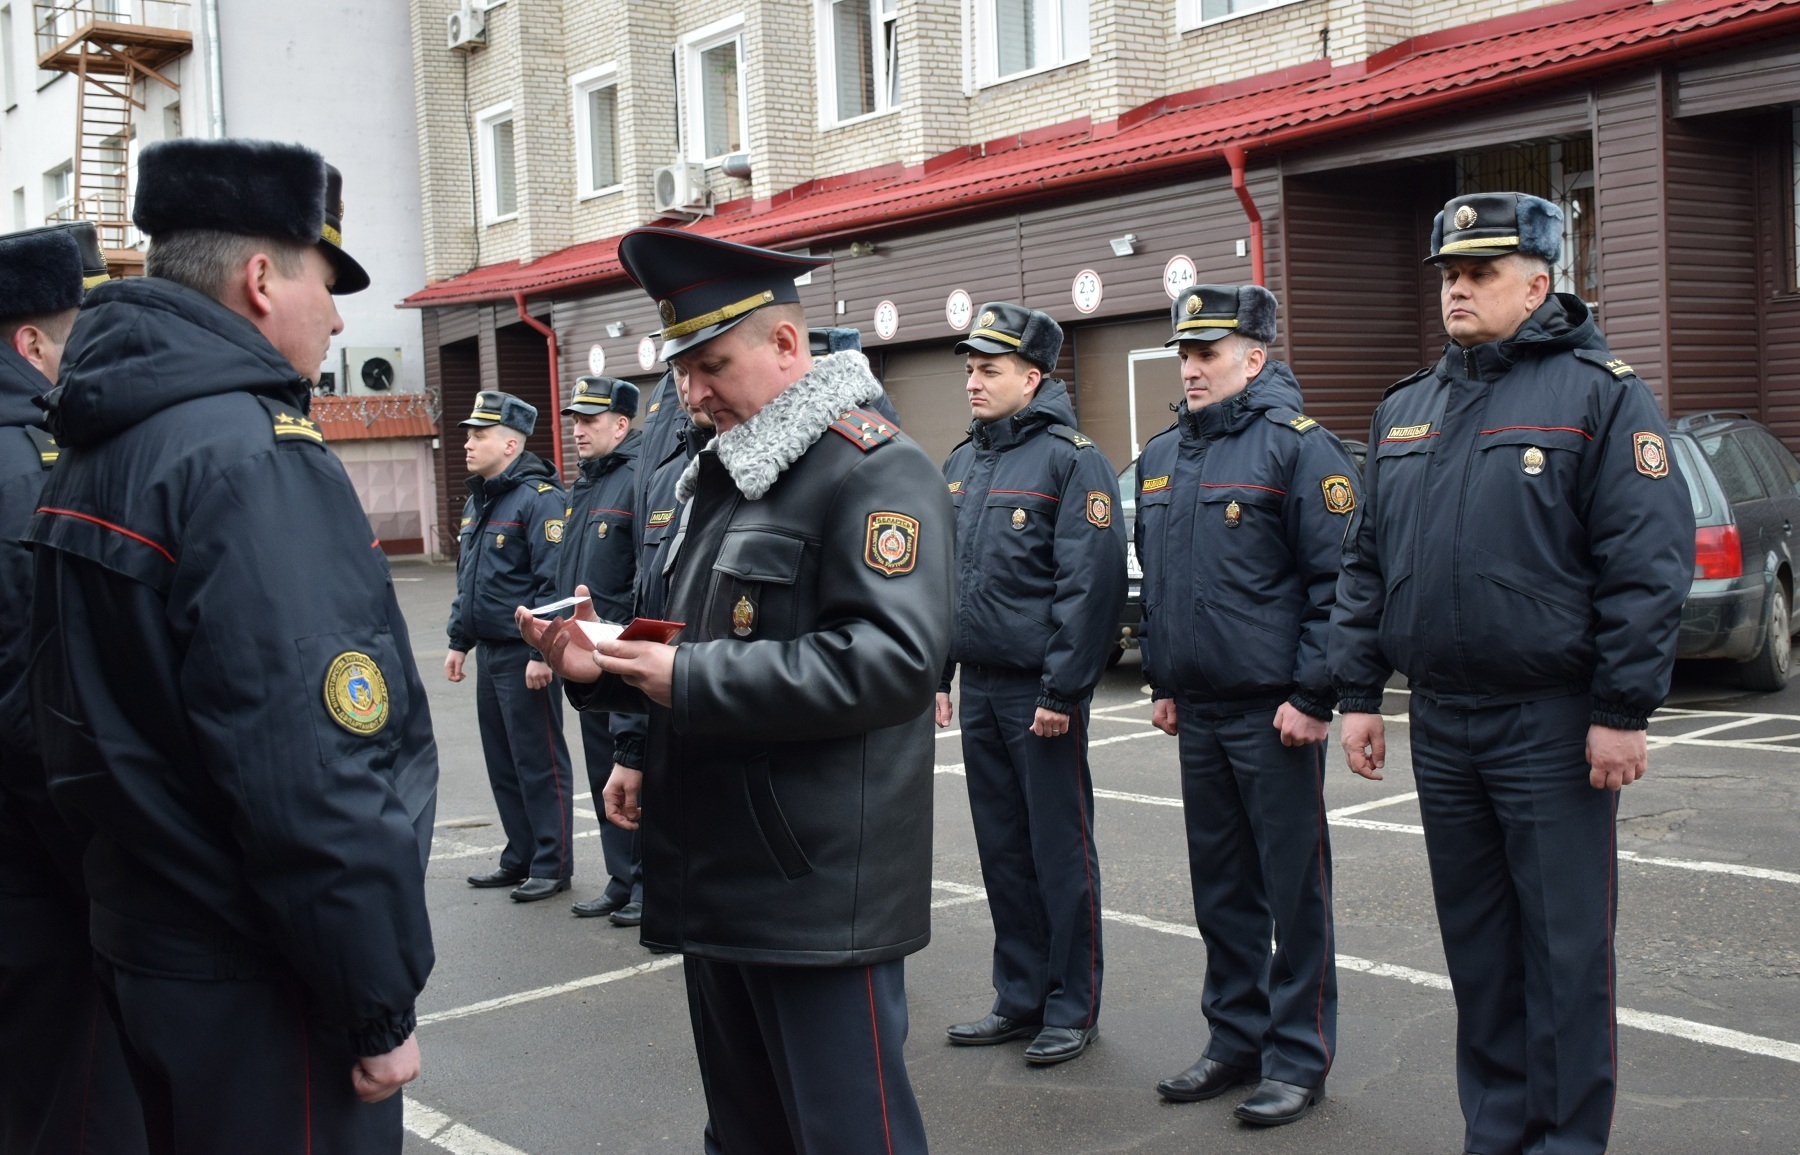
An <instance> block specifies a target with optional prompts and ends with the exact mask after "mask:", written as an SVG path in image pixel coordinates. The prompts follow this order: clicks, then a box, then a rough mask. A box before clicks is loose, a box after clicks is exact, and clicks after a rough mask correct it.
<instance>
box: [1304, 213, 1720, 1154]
mask: <svg viewBox="0 0 1800 1155" xmlns="http://www.w3.org/2000/svg"><path fill="white" fill-rule="evenodd" d="M1561 247H1562V212H1561V210H1560V209H1558V208H1557V207H1556V206H1555V205H1553V204H1551V203H1549V202H1548V201H1544V200H1540V199H1539V198H1537V197H1534V196H1527V195H1525V194H1522V193H1476V194H1471V195H1467V196H1459V197H1456V198H1454V199H1452V200H1451V201H1450V202H1449V203H1448V204H1446V205H1445V206H1444V209H1443V211H1442V212H1440V213H1439V214H1438V216H1437V220H1436V221H1435V223H1434V224H1433V226H1432V230H1431V255H1430V256H1429V257H1427V258H1426V259H1427V260H1428V261H1430V262H1431V263H1433V264H1435V265H1437V266H1438V270H1439V272H1440V273H1441V274H1442V288H1441V292H1440V295H1439V300H1440V302H1441V304H1442V306H1443V318H1444V328H1445V330H1446V331H1447V332H1448V333H1449V335H1450V342H1449V344H1447V345H1446V346H1445V347H1444V355H1443V357H1442V358H1441V359H1439V361H1438V362H1437V364H1436V365H1434V366H1432V367H1430V368H1427V369H1421V370H1420V371H1419V372H1417V373H1415V374H1413V375H1412V376H1411V377H1408V378H1407V379H1406V380H1404V381H1402V382H1400V383H1399V384H1398V385H1396V386H1394V387H1393V388H1392V389H1389V390H1388V393H1387V397H1386V398H1385V399H1384V400H1383V401H1382V403H1381V405H1380V407H1379V408H1377V409H1376V411H1375V421H1374V425H1373V427H1372V429H1371V432H1370V434H1369V442H1370V445H1371V447H1372V448H1371V453H1370V458H1369V462H1368V468H1367V472H1366V475H1365V484H1364V492H1363V501H1362V505H1361V507H1360V508H1359V509H1358V510H1357V512H1356V515H1355V525H1354V527H1353V528H1352V530H1351V536H1350V539H1349V542H1348V544H1347V548H1346V552H1345V560H1344V572H1343V575H1342V577H1341V578H1340V579H1339V584H1338V599H1337V608H1336V610H1335V613H1334V615H1333V621H1332V638H1331V647H1330V661H1331V671H1332V677H1333V679H1334V681H1335V682H1336V684H1337V688H1338V693H1339V696H1340V703H1339V704H1340V706H1341V708H1342V710H1343V713H1344V731H1343V742H1344V752H1345V754H1346V755H1347V756H1348V757H1349V761H1350V768H1351V769H1352V770H1354V771H1355V772H1356V773H1358V774H1361V775H1363V776H1364V777H1366V778H1380V777H1381V774H1380V770H1381V767H1382V764H1383V762H1384V760H1385V749H1384V742H1383V735H1382V722H1381V715H1380V713H1379V712H1378V711H1379V709H1380V706H1381V695H1382V687H1383V686H1384V685H1385V684H1386V682H1387V680H1388V677H1389V675H1390V674H1391V673H1392V672H1393V671H1394V670H1399V671H1400V672H1402V673H1404V674H1405V675H1406V677H1407V679H1408V682H1409V684H1410V686H1411V688H1412V694H1411V696H1410V702H1411V721H1412V724H1411V727H1410V732H1411V737H1412V756H1413V776H1414V779H1415V780H1416V781H1417V783H1418V788H1419V809H1420V811H1421V813H1422V814H1423V817H1424V822H1425V849H1426V853H1427V855H1428V856H1429V858H1430V862H1431V882H1432V889H1433V891H1434V892H1435V894H1436V896H1437V912H1438V923H1439V927H1440V929H1441V931H1442V933H1443V940H1444V954H1445V958H1446V961H1447V962H1448V963H1449V967H1450V982H1451V985H1452V987H1453V989H1454V991H1455V993H1456V1006H1457V1030H1456V1073H1457V1087H1458V1090H1459V1092H1460V1093H1461V1097H1462V1109H1463V1118H1464V1120H1465V1121H1466V1123H1467V1131H1466V1135H1465V1139H1464V1143H1463V1145H1464V1147H1465V1148H1466V1149H1467V1150H1470V1151H1519V1150H1521V1149H1524V1150H1530V1151H1556V1152H1570V1153H1575V1152H1598V1151H1603V1150H1605V1149H1606V1145H1607V1137H1608V1134H1609V1132H1610V1130H1611V1126H1612V1111H1613V1101H1614V1097H1615V1094H1616V1083H1617V1073H1618V1070H1617V1058H1616V1055H1617V1049H1616V1044H1617V1037H1616V1036H1617V1020H1616V1016H1615V1013H1614V1001H1613V991H1614V988H1615V984H1614V981H1613V977H1614V976H1613V949H1612V934H1613V924H1614V921H1615V918H1616V914H1617V898H1616V895H1617V893H1618V891H1617V874H1618V867H1617V862H1616V856H1615V854H1614V850H1615V843H1614V825H1613V824H1614V820H1615V818H1616V817H1617V813H1618V800H1619V795H1618V791H1619V789H1620V788H1621V787H1623V786H1625V785H1628V784H1629V783H1631V782H1633V781H1634V780H1636V779H1637V778H1638V777H1640V776H1642V774H1643V773H1644V770H1645V767H1646V764H1647V755H1646V751H1645V729H1646V726H1647V722H1646V719H1647V718H1648V717H1649V714H1650V711H1652V710H1654V709H1656V707H1657V706H1658V705H1660V704H1661V702H1662V700H1663V695H1664V694H1665V693H1666V692H1667V691H1668V688H1669V672H1670V669H1671V667H1672V666H1673V664H1674V659H1675V635H1676V631H1677V628H1678V626H1679V623H1680V619H1681V604H1682V600H1683V599H1684V598H1685V597H1686V595H1687V589H1688V582H1689V579H1690V577H1691V576H1692V573H1693V565H1694V517H1693V513H1692V512H1691V510H1690V509H1689V507H1688V491H1687V487H1686V486H1685V485H1683V484H1682V481H1681V478H1680V477H1679V476H1678V475H1677V473H1676V469H1675V465H1674V462H1673V461H1672V460H1671V459H1670V455H1669V444H1668V430H1667V429H1666V427H1665V426H1664V424H1663V417H1662V414H1661V412H1659V411H1658V409H1657V405H1656V401H1655V399H1654V398H1653V397H1652V396H1651V394H1650V390H1649V389H1648V388H1646V387H1645V386H1644V383H1643V382H1642V381H1640V380H1638V378H1637V375H1636V374H1635V373H1633V372H1632V371H1631V367H1630V366H1629V365H1627V364H1625V363H1624V362H1623V361H1621V360H1619V359H1618V358H1616V357H1613V356H1612V355H1611V353H1610V352H1609V351H1608V350H1607V346H1606V341H1605V339H1604V338H1603V337H1602V336H1601V335H1600V332H1599V330H1598V329H1596V328H1595V327H1594V321H1593V318H1592V316H1591V315H1590V314H1589V312H1588V309H1587V306H1586V305H1584V304H1582V302H1581V299H1580V298H1579V297H1576V296H1573V295H1571V294H1567V293H1554V292H1551V288H1550V286H1551V267H1552V265H1553V264H1554V263H1555V261H1556V259H1557V257H1558V255H1559V253H1560V252H1561Z"/></svg>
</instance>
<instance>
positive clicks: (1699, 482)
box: [1669, 437, 1712, 521]
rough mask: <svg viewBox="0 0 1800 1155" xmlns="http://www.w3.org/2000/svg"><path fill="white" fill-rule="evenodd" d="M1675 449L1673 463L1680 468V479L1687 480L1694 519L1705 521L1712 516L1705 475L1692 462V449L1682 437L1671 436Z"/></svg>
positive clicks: (1671, 442)
mask: <svg viewBox="0 0 1800 1155" xmlns="http://www.w3.org/2000/svg"><path fill="white" fill-rule="evenodd" d="M1669 444H1670V445H1672V446H1673V447H1674V449H1675V464H1676V465H1677V466H1678V467H1680V469H1681V479H1682V480H1683V481H1685V482H1687V487H1688V501H1689V502H1690V503H1691V504H1692V505H1693V507H1694V520H1695V521H1705V520H1706V519H1707V518H1708V517H1711V516H1712V502H1711V501H1709V500H1707V497H1706V475H1705V474H1704V473H1702V472H1701V470H1700V469H1699V467H1697V466H1696V465H1695V464H1694V451H1693V450H1691V449H1689V448H1688V443H1687V442H1686V441H1685V440H1683V439H1682V438H1679V437H1676V438H1672V439H1671V440H1670V442H1669Z"/></svg>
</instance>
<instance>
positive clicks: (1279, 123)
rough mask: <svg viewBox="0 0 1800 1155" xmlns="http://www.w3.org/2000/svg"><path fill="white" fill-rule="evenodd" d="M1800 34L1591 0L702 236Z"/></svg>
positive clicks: (1378, 122)
mask: <svg viewBox="0 0 1800 1155" xmlns="http://www.w3.org/2000/svg"><path fill="white" fill-rule="evenodd" d="M1795 29H1800V0H1665V2H1664V3H1651V2H1650V0H1638V2H1630V0H1627V2H1625V3H1623V4H1621V3H1620V2H1619V0H1575V2H1573V3H1567V4H1559V5H1556V6H1554V7H1549V8H1540V9H1536V10H1534V11H1529V12H1524V13H1519V14H1517V15H1514V16H1507V17H1501V18H1499V19H1495V20H1488V21H1483V22H1481V23H1479V24H1470V25H1465V26H1463V27H1461V28H1456V29H1451V30H1449V31H1447V32H1444V33H1439V34H1436V35H1432V36H1425V37H1416V38H1414V39H1412V40H1408V41H1406V42H1404V43H1402V44H1399V45H1396V46H1394V47H1393V48H1390V49H1388V50H1386V51H1384V52H1381V53H1379V54H1377V55H1375V56H1373V57H1371V58H1370V59H1368V60H1367V61H1365V62H1362V63H1360V64H1356V65H1347V66H1343V67H1338V68H1327V66H1326V64H1325V62H1322V61H1321V62H1320V63H1319V64H1318V65H1315V66H1306V65H1302V66H1300V67H1298V68H1294V69H1288V70H1286V71H1284V72H1279V73H1272V74H1269V75H1266V76H1264V77H1260V78H1252V79H1251V80H1249V81H1240V82H1237V83H1234V84H1230V85H1223V86H1217V87H1214V88H1211V89H1201V90H1198V91H1196V92H1191V93H1183V94H1179V95H1176V96H1170V97H1164V98H1162V99H1160V100H1157V101H1154V102H1152V103H1151V104H1148V105H1145V106H1144V107H1143V108H1141V109H1136V110H1133V111H1132V112H1129V113H1127V114H1125V115H1124V116H1122V117H1120V118H1119V119H1118V120H1117V121H1108V122H1105V123H1102V124H1089V123H1087V122H1086V121H1085V120H1083V121H1077V122H1072V123H1069V124H1065V125H1057V126H1053V127H1051V128H1048V129H1041V130H1038V131H1036V132H1033V133H1029V134H1026V135H1025V136H1021V137H1010V138H1007V139H1006V140H1003V141H995V142H991V143H989V144H986V145H974V146H969V147H967V148H962V149H957V150H955V151H953V152H951V153H946V154H944V155H943V156H941V157H936V158H933V159H932V160H929V161H927V162H925V164H923V165H920V166H917V167H915V168H902V167H900V166H898V165H888V166H885V167H883V168H879V169H871V170H868V171H866V172H864V173H860V174H852V175H850V176H845V177H837V178H832V179H828V180H823V181H813V182H808V183H807V184H804V185H801V186H799V187H797V188H794V189H790V190H788V191H786V192H784V193H782V194H780V195H778V196H776V197H773V198H771V199H770V200H768V201H764V202H751V201H748V200H745V201H738V202H733V203H731V204H727V205H724V206H721V208H720V211H719V212H718V213H717V214H716V215H714V216H711V217H707V218H705V219H703V220H700V221H698V222H696V223H694V224H693V225H691V226H689V227H690V228H691V229H692V231H694V232H696V233H702V234H706V235H709V236H717V237H726V238H729V239H731V240H734V241H740V242H743V243H746V244H758V245H768V246H779V245H791V244H798V243H802V242H807V241H811V242H819V241H827V240H833V239H838V238H842V237H845V236H848V235H851V234H855V233H860V232H865V231H868V230H871V229H880V230H882V231H884V232H885V231H891V230H892V229H894V228H895V227H902V226H913V225H918V224H922V223H925V222H928V221H934V220H939V219H942V218H944V217H948V216H953V215H959V214H963V213H966V212H968V208H967V206H968V205H970V204H979V205H980V206H981V211H983V212H989V211H992V210H994V209H997V208H1002V207H1011V206H1016V205H1020V204H1024V203H1027V202H1030V201H1036V200H1043V199H1046V198H1050V197H1056V196H1067V195H1071V194H1075V193H1078V192H1082V191H1085V190H1088V189H1092V188H1096V187H1100V186H1105V185H1117V184H1119V183H1121V182H1124V181H1128V180H1129V181H1134V182H1135V181H1142V180H1144V179H1146V178H1171V177H1175V176H1178V175H1191V174H1193V173H1195V172H1199V171H1205V170H1208V169H1212V168H1216V167H1218V166H1219V165H1220V164H1221V163H1223V157H1224V154H1225V150H1226V149H1227V148H1228V147H1241V148H1243V149H1245V150H1247V151H1249V152H1256V151H1258V150H1269V149H1289V148H1295V147H1299V146H1301V145H1304V144H1310V143H1317V142H1319V141H1321V140H1324V139H1327V138H1331V137H1338V136H1342V135H1345V134H1348V133H1352V132H1357V131H1364V130H1367V129H1370V128H1374V127H1379V126H1383V125H1387V124H1391V123H1395V122H1397V121H1400V120H1404V119H1411V118H1416V117H1420V116H1425V115H1429V114H1431V113H1433V112H1437V111H1439V110H1441V109H1443V108H1444V107H1446V106H1449V105H1461V106H1466V105H1469V104H1473V103H1477V102H1482V101H1492V100H1497V99H1504V98H1506V97H1508V96H1513V95H1516V94H1519V93H1521V92H1524V91H1526V90H1529V91H1530V92H1531V93H1532V94H1534V95H1535V94H1536V93H1539V92H1541V91H1543V90H1544V89H1546V88H1548V87H1552V86H1554V85H1556V84H1562V83H1570V82H1575V81H1579V80H1583V79H1587V78H1590V77H1592V76H1594V75H1596V74H1598V73H1601V72H1605V71H1610V70H1614V69H1619V68H1624V67H1627V66H1631V65H1636V64H1641V63H1643V62H1645V61H1647V60H1651V59H1660V60H1667V59H1671V58H1674V57H1676V56H1691V55H1694V54H1696V53H1699V52H1710V51H1716V50H1718V49H1720V48H1723V47H1727V46H1729V45H1732V44H1737V43H1742V42H1744V41H1748V40H1751V39H1755V38H1761V37H1767V36H1769V35H1771V34H1776V33H1778V32H1785V31H1792V30H1795ZM617 248H618V238H617V237H609V238H607V239H605V240H600V241H592V242H589V243H586V244H580V245H574V246H572V247H570V248H567V249H563V250H561V251H559V252H556V253H552V254H550V255H549V256H546V257H543V258H541V259H539V260H536V261H532V262H529V263H520V262H517V261H509V262H505V263H502V264H496V265H488V266H485V267H483V268H479V269H475V270H473V271H471V272H468V273H465V274H463V275H462V276H459V277H455V278H452V279H450V280H446V281H440V282H438V283H436V284H433V285H429V286H427V287H426V288H424V289H421V290H420V291H418V292H416V293H414V294H413V295H412V296H410V297H408V298H406V300H405V301H404V302H403V304H404V305H407V306H412V307H425V306H433V305H452V304H466V303H472V302H477V301H492V300H504V299H507V298H510V297H512V296H513V295H514V294H517V293H523V294H526V295H536V294H542V293H558V292H567V291H569V290H571V289H574V288H577V287H581V288H590V287H595V286H599V285H602V284H605V283H608V282H616V281H623V280H624V279H625V276H624V273H623V271H622V270H621V269H620V267H619V263H618V259H617Z"/></svg>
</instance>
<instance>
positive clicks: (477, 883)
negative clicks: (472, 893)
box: [469, 867, 525, 890]
mask: <svg viewBox="0 0 1800 1155" xmlns="http://www.w3.org/2000/svg"><path fill="white" fill-rule="evenodd" d="M524 881H525V874H524V872H523V871H517V870H507V869H505V868H504V867H499V868H496V869H494V870H490V871H488V872H487V873H486V874H471V875H469V885H470V886H474V887H480V888H481V889H483V890H486V889H488V888H490V887H496V886H517V885H519V884H520V883H521V882H524Z"/></svg>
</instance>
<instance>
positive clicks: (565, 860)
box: [526, 658, 606, 878]
mask: <svg viewBox="0 0 1800 1155" xmlns="http://www.w3.org/2000/svg"><path fill="white" fill-rule="evenodd" d="M536 660H537V659H535V658H533V659H532V661H536ZM528 664H529V663H528ZM555 685H556V680H555V679H554V678H552V679H551V680H550V685H548V686H545V687H544V688H543V689H542V690H536V691H533V692H534V693H539V694H542V695H543V696H544V738H545V739H546V741H547V743H548V745H547V746H546V749H547V750H548V751H549V753H550V781H551V782H553V783H555V784H556V830H557V835H556V877H558V878H564V877H567V876H568V875H570V874H573V873H574V871H572V870H570V869H569V827H568V823H567V822H565V821H564V818H565V816H566V815H567V814H568V813H569V811H568V808H567V807H566V806H564V805H563V788H562V775H561V774H559V773H557V771H556V723H555V719H554V718H552V716H551V711H550V695H551V693H552V692H553V690H552V687H554V686H555ZM529 688H530V687H527V689H529ZM574 772H575V767H574V764H573V763H571V764H570V766H569V773H571V774H573V773H574ZM601 809H602V810H605V809H606V807H605V806H604V805H602V806H601ZM600 821H602V822H604V821H606V817H605V815H601V818H600ZM526 869H527V871H529V869H530V868H529V867H527V868H526Z"/></svg>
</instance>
